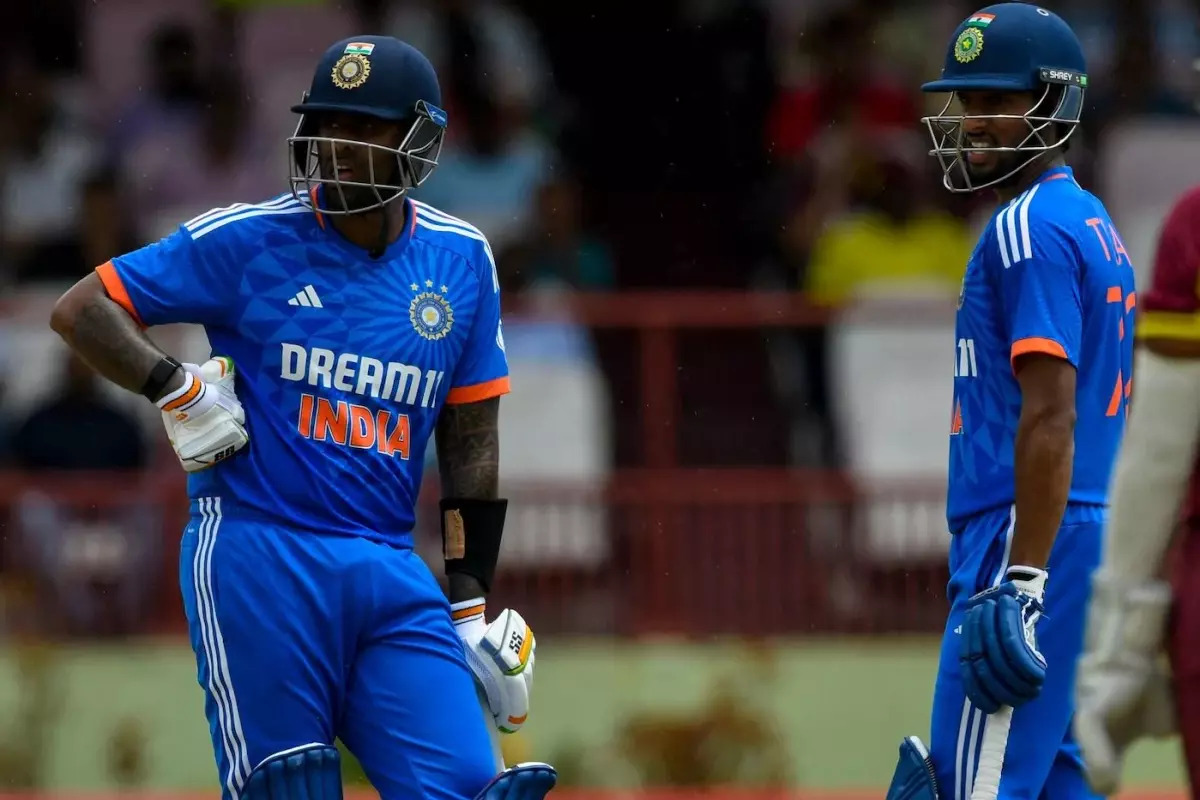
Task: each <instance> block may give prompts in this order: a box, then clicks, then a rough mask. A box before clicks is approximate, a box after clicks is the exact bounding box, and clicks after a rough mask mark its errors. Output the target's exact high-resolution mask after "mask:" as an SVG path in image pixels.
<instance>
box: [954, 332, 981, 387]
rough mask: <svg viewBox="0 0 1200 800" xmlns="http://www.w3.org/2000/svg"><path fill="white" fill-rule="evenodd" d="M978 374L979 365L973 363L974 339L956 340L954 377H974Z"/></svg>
mask: <svg viewBox="0 0 1200 800" xmlns="http://www.w3.org/2000/svg"><path fill="white" fill-rule="evenodd" d="M978 376H979V367H978V366H976V364H975V340H974V339H959V340H958V357H957V358H956V359H954V377H956V378H975V377H978Z"/></svg>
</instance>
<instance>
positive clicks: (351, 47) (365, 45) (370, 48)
mask: <svg viewBox="0 0 1200 800" xmlns="http://www.w3.org/2000/svg"><path fill="white" fill-rule="evenodd" d="M374 51H375V45H373V44H371V43H370V42H351V43H350V44H348V45H346V49H345V50H343V51H342V52H343V53H358V54H359V55H360V56H369V55H371V53H373V52H374Z"/></svg>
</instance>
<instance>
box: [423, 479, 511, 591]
mask: <svg viewBox="0 0 1200 800" xmlns="http://www.w3.org/2000/svg"><path fill="white" fill-rule="evenodd" d="M439 508H440V509H441V512H442V513H441V518H442V557H443V558H444V559H445V561H446V576H447V577H449V576H451V575H456V574H457V575H470V576H471V577H472V578H474V579H475V580H477V581H479V585H480V586H482V587H483V590H484V591H485V592H487V591H490V590H491V588H492V578H493V577H494V576H495V574H496V562H497V561H499V560H500V540H501V538H502V537H503V535H504V516H505V514H506V512H507V511H508V501H507V500H474V499H470V498H461V497H447V498H443V499H442V501H441V503H440V504H439Z"/></svg>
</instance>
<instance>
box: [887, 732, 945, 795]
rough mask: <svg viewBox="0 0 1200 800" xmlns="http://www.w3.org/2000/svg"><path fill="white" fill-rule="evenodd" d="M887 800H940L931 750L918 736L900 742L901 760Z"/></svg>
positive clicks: (907, 737) (908, 737)
mask: <svg viewBox="0 0 1200 800" xmlns="http://www.w3.org/2000/svg"><path fill="white" fill-rule="evenodd" d="M887 800H938V785H937V775H936V774H935V773H934V771H933V760H932V759H930V757H929V748H927V747H925V744H924V743H923V742H922V741H921V740H920V739H919V738H918V737H916V736H906V737H905V738H904V741H902V742H900V760H899V761H898V762H896V772H895V774H893V775H892V785H891V786H889V787H888V790H887Z"/></svg>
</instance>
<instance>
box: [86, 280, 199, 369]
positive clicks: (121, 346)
mask: <svg viewBox="0 0 1200 800" xmlns="http://www.w3.org/2000/svg"><path fill="white" fill-rule="evenodd" d="M68 343H69V344H70V345H71V347H72V348H73V349H74V350H75V352H76V353H78V354H79V356H80V357H81V358H83V360H84V361H86V362H87V363H88V364H90V365H91V367H92V369H94V370H96V372H98V373H100V374H101V375H102V376H104V377H105V378H108V379H109V380H110V381H112V382H113V383H115V384H117V385H118V386H121V387H123V388H125V389H128V390H129V391H131V392H140V391H141V390H142V387H143V386H145V384H146V379H147V378H148V377H150V372H151V370H153V369H154V365H155V364H157V363H158V362H159V361H160V360H161V359H162V358H163V352H162V350H160V349H159V348H158V347H157V346H156V345H155V344H154V343H153V342H151V341H150V339H149V338H147V336H146V334H145V333H143V332H142V330H141V329H140V328H138V325H137V323H136V322H134V321H133V318H132V317H130V316H129V314H127V313H126V312H125V310H124V309H123V308H121V307H120V306H119V305H117V304H116V303H114V302H113V301H112V300H110V299H109V298H108V297H105V296H96V297H94V298H92V299H90V300H89V301H88V302H87V303H86V304H84V305H83V306H82V307H81V308H80V309H79V314H78V316H77V317H76V318H75V324H74V327H73V329H72V331H71V333H70V339H69V342H68ZM183 377H184V376H183V375H182V374H180V376H179V379H180V380H182V379H183ZM173 388H175V386H174V385H173V384H172V385H168V386H167V387H166V391H170V390H171V389H173Z"/></svg>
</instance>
